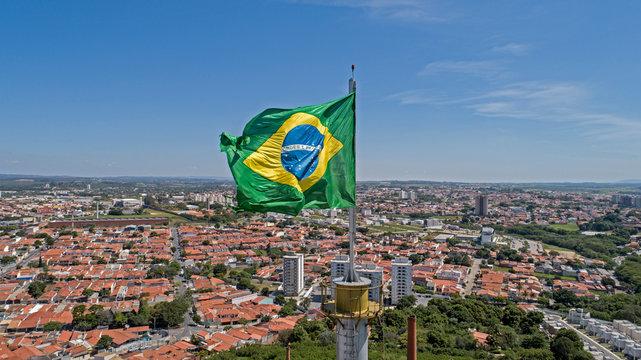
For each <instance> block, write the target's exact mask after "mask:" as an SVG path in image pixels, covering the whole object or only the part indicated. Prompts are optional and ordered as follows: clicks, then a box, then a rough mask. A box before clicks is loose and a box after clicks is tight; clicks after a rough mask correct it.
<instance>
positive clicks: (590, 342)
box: [540, 309, 621, 360]
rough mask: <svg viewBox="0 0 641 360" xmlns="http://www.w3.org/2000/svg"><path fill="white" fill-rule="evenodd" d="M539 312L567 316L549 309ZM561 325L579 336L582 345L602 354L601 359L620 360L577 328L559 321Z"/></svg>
mask: <svg viewBox="0 0 641 360" xmlns="http://www.w3.org/2000/svg"><path fill="white" fill-rule="evenodd" d="M540 310H541V311H542V312H544V313H546V314H550V315H558V316H567V315H568V314H567V313H562V312H559V311H554V310H550V309H540ZM561 323H562V324H563V326H564V327H565V328H566V329H570V330H574V331H575V332H576V333H577V334H578V335H579V337H580V338H581V340H582V341H583V342H584V343H586V344H588V345H590V346H592V347H594V348H596V349H598V350H599V351H600V352H601V353H602V354H603V359H606V360H621V358H620V357H619V356H617V355H616V354H615V353H613V352H612V351H610V350H609V349H608V348H606V347H605V346H603V345H601V344H600V343H599V342H598V341H595V340H594V339H592V338H591V337H589V336H587V335H585V334H584V333H582V332H581V331H579V330H578V329H577V328H575V327H574V326H573V325H571V324H569V323H568V322H567V321H565V320H563V319H561Z"/></svg>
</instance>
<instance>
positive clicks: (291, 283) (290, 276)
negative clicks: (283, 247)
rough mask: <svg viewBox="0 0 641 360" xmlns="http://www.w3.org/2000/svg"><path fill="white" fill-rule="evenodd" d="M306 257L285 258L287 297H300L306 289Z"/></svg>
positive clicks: (299, 255)
mask: <svg viewBox="0 0 641 360" xmlns="http://www.w3.org/2000/svg"><path fill="white" fill-rule="evenodd" d="M304 268H305V255H303V254H291V255H285V256H284V257H283V291H284V292H285V296H298V294H300V292H301V291H303V288H304V287H305V271H304Z"/></svg>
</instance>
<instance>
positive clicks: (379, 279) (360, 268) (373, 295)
mask: <svg viewBox="0 0 641 360" xmlns="http://www.w3.org/2000/svg"><path fill="white" fill-rule="evenodd" d="M356 272H357V273H358V275H360V276H362V277H366V278H368V279H370V280H371V281H372V283H371V284H370V285H369V287H370V288H373V287H376V286H380V285H381V284H382V283H383V268H382V267H380V266H376V264H374V263H365V264H361V265H356ZM381 290H382V288H377V289H369V290H368V291H367V298H368V299H370V300H372V301H379V300H380V296H381Z"/></svg>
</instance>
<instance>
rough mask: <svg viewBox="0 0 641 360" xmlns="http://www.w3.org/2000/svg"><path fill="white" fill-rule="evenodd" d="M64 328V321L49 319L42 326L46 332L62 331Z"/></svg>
mask: <svg viewBox="0 0 641 360" xmlns="http://www.w3.org/2000/svg"><path fill="white" fill-rule="evenodd" d="M61 329H62V323H61V322H58V321H49V322H48V323H46V324H45V325H44V326H43V327H42V331H44V332H52V331H60V330H61Z"/></svg>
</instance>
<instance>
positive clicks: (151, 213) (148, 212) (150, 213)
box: [77, 209, 189, 223]
mask: <svg viewBox="0 0 641 360" xmlns="http://www.w3.org/2000/svg"><path fill="white" fill-rule="evenodd" d="M156 217H160V218H162V217H166V218H169V222H172V223H187V222H189V220H187V219H185V218H182V217H180V216H176V215H174V214H169V213H165V212H162V211H158V210H152V209H145V210H144V211H143V212H142V214H140V215H136V214H132V215H100V219H140V218H156ZM95 218H96V217H95V216H84V217H78V218H77V219H79V220H81V219H88V220H93V219H95Z"/></svg>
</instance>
